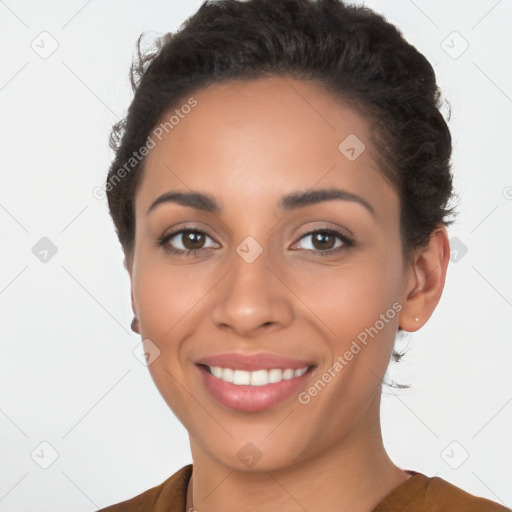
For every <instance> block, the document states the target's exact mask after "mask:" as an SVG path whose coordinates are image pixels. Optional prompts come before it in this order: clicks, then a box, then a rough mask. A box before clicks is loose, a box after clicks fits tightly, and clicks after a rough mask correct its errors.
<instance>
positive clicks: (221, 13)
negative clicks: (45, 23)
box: [106, 0, 454, 259]
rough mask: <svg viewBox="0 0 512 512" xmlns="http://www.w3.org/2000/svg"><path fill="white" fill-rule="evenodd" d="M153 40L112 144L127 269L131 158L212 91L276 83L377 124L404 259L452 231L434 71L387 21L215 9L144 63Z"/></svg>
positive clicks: (307, 5)
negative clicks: (318, 90)
mask: <svg viewBox="0 0 512 512" xmlns="http://www.w3.org/2000/svg"><path fill="white" fill-rule="evenodd" d="M143 36H144V34H142V35H141V36H140V37H139V40H138V42H137V46H136V49H137V52H136V56H135V59H134V61H133V63H132V68H131V83H132V88H133V91H134V98H133V101H132V103H131V105H130V107H129V109H128V112H127V115H126V117H125V118H124V119H123V120H122V121H120V122H119V123H118V124H116V125H115V126H114V128H113V130H112V133H111V137H110V143H111V147H112V149H113V150H114V152H115V158H114V160H113V162H112V165H111V167H110V169H109V173H108V176H107V183H106V191H107V197H108V205H109V209H110V213H111V216H112V219H113V221H114V224H115V227H116V231H117V235H118V238H119V241H120V243H121V245H122V247H123V250H124V252H125V255H126V256H127V257H128V258H130V257H131V254H132V252H133V245H134V234H135V215H134V197H135V192H136V189H137V184H138V183H139V182H140V178H141V174H142V172H143V167H144V158H141V157H139V158H136V159H135V158H133V157H134V155H135V154H136V152H137V150H138V149H139V148H143V147H144V146H145V145H146V144H147V141H148V137H149V136H150V133H151V132H152V130H153V129H154V128H155V126H157V125H158V123H159V121H160V120H161V119H162V116H163V115H164V114H166V113H168V112H169V111H172V109H173V108H176V107H177V106H178V105H179V104H180V102H183V101H184V98H187V97H188V96H190V95H191V94H192V93H193V92H196V91H198V90H200V89H201V88H202V87H205V86H208V85H210V84H212V83H220V82H226V81H229V80H235V79H237V80H255V79H259V78H264V77H265V76H271V75H274V76H290V77H293V78H297V79H303V80H312V81H314V82H315V83H316V84H318V86H319V87H322V88H323V90H325V91H327V92H329V93H331V94H333V95H334V96H335V97H339V98H340V100H342V101H343V100H345V101H347V100H348V101H350V103H351V104H352V105H354V106H355V108H356V110H358V112H359V113H361V115H364V116H365V117H367V118H368V119H370V120H371V142H372V143H373V147H374V151H373V155H374V158H375V160H376V161H377V164H378V166H379V170H380V171H381V173H382V175H383V176H384V177H385V178H386V179H387V180H388V181H389V182H390V183H391V184H392V185H393V186H394V188H395V190H396V191H397V193H398V195H399V198H400V233H401V239H402V249H403V254H404V256H405V259H406V258H407V257H408V256H410V255H411V253H412V251H413V250H414V249H415V248H418V247H421V246H423V245H425V244H426V243H427V242H428V240H429V238H430V236H431V235H432V233H433V232H434V231H435V229H436V228H437V227H438V226H439V225H445V226H446V225H448V224H450V223H451V222H453V221H452V220H449V219H448V217H449V216H450V215H451V214H453V213H454V212H453V210H454V208H448V203H449V201H450V199H451V198H452V196H453V195H454V194H453V190H452V174H451V169H450V158H451V151H452V143H451V135H450V131H449V129H448V126H447V124H446V122H445V119H444V117H443V115H442V114H441V106H442V101H441V93H440V90H439V88H438V86H437V84H436V76H435V73H434V70H433V68H432V66H431V65H430V63H429V62H428V60H427V59H426V58H425V57H424V56H423V55H422V54H421V53H420V52H418V50H417V49H416V48H415V47H414V46H412V45H411V44H409V43H408V42H407V41H406V40H405V39H404V37H403V36H402V34H401V33H400V31H399V30H398V29H397V28H396V27H395V26H394V25H392V24H391V23H389V22H387V21H386V19H385V18H384V17H383V16H381V15H379V14H377V13H375V12H373V11H372V10H370V9H368V8H366V7H359V6H352V5H345V4H344V3H343V2H342V1H341V0H316V1H315V0H279V1H276V0H246V1H241V0H217V1H215V2H212V1H207V2H205V3H204V4H203V5H202V6H201V7H200V8H199V10H198V11H197V12H196V13H195V14H194V15H193V16H191V17H190V18H188V19H187V20H186V21H185V22H184V23H183V24H182V25H181V26H180V27H179V29H178V30H177V31H176V32H175V33H172V32H170V33H168V34H166V35H164V36H163V37H160V38H156V41H155V43H156V44H155V46H154V47H153V48H150V49H148V50H147V51H145V52H144V51H142V49H141V41H142V38H143ZM127 162H131V163H130V168H129V169H127V165H126V163H127ZM121 170H124V172H122V173H120V171H121ZM120 174H122V176H121V177H120ZM121 178H122V179H121Z"/></svg>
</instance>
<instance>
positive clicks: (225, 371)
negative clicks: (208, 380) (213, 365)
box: [219, 368, 234, 382]
mask: <svg viewBox="0 0 512 512" xmlns="http://www.w3.org/2000/svg"><path fill="white" fill-rule="evenodd" d="M219 370H221V371H222V376H221V377H220V378H221V379H222V380H225V381H226V382H233V373H234V372H233V370H232V369H231V368H219Z"/></svg>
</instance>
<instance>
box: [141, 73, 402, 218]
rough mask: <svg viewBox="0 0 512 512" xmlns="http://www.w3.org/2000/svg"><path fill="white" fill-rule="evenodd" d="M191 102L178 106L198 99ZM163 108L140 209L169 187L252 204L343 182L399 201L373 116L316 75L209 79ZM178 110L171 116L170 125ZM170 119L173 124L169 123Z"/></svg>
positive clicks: (370, 195)
mask: <svg viewBox="0 0 512 512" xmlns="http://www.w3.org/2000/svg"><path fill="white" fill-rule="evenodd" d="M191 98H192V99H193V101H194V102H195V106H194V107H193V108H186V109H185V108H184V109H183V111H180V105H185V104H193V103H191V102H190V101H189V100H190V99H191ZM191 98H184V99H183V100H182V102H181V103H180V104H178V105H176V106H175V107H174V109H173V111H172V112H167V113H166V114H165V115H164V116H163V117H162V124H161V125H160V126H161V127H163V128H164V129H163V130H162V129H161V130H160V132H161V133H160V136H159V137H158V138H155V137H153V139H154V141H155V147H154V148H153V149H151V150H150V152H149V154H148V156H147V157H146V162H145V171H144V176H143V179H142V181H141V183H140V185H139V190H138V193H137V197H136V208H137V209H138V208H142V209H147V208H148V207H149V205H150V203H151V202H152V201H153V200H154V199H155V197H156V196H157V195H160V194H162V192H165V191H167V190H171V189H180V190H182V191H187V190H199V191H203V192H208V193H209V194H211V195H215V196H216V197H218V201H219V203H220V204H221V205H222V204H223V203H224V204H225V207H226V210H227V209H228V208H229V205H230V204H234V203H237V205H236V206H237V207H238V208H240V207H249V206H256V205H261V204H262V203H269V202H275V203H277V202H278V199H280V198H281V197H282V196H283V195H285V194H286V193H287V192H290V191H296V190H298V189H300V190H309V189H311V188H313V187H327V186H336V187H343V188H344V189H347V190H348V191H350V192H354V193H358V194H364V195H365V196H366V199H367V200H368V201H369V202H373V203H376V205H375V208H376V209H378V207H379V204H380V203H381V204H382V205H385V204H387V205H388V206H389V207H392V206H393V202H395V203H397V197H396V194H395V192H394V190H392V189H391V188H390V186H389V185H388V184H387V182H386V181H385V180H384V179H383V177H382V175H381V173H380V172H379V171H378V169H377V166H376V164H375V162H374V160H373V158H372V151H373V146H372V143H371V142H370V121H369V120H367V119H366V118H364V117H363V116H361V115H360V114H359V113H358V112H357V111H356V110H355V108H353V107H352V106H351V105H350V104H347V103H344V102H342V101H340V100H339V99H337V98H334V97H333V96H331V95H330V94H328V93H326V92H325V91H323V90H322V89H321V88H320V87H319V86H318V85H317V84H315V83H314V82H310V81H303V80H296V79H293V78H290V77H286V78H285V77H270V78H264V79H259V80H253V81H241V80H236V81H230V82H226V83H222V84H213V85H209V86H207V87H205V88H203V89H201V90H199V91H196V92H195V93H193V94H192V95H191ZM173 114H174V117H173V121H174V122H173V123H172V124H170V123H167V125H165V124H163V123H165V122H166V121H168V120H169V119H170V117H171V116H172V115H173ZM165 127H166V129H165Z"/></svg>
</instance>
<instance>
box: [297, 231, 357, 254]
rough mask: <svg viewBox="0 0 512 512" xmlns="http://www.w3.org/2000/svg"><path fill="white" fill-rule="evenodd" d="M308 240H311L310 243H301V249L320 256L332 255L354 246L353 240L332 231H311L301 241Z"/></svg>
mask: <svg viewBox="0 0 512 512" xmlns="http://www.w3.org/2000/svg"><path fill="white" fill-rule="evenodd" d="M308 239H310V241H309V242H306V243H301V245H302V247H299V248H300V249H304V250H306V251H312V252H314V253H318V254H330V253H333V252H337V251H338V249H346V248H348V247H351V246H353V245H354V244H353V242H352V240H350V239H349V238H348V237H347V236H345V235H343V234H342V233H339V232H338V231H335V230H331V229H317V230H316V231H310V232H309V233H306V234H304V235H302V237H301V238H300V240H301V241H304V240H308Z"/></svg>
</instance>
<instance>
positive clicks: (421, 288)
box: [399, 226, 450, 332]
mask: <svg viewBox="0 0 512 512" xmlns="http://www.w3.org/2000/svg"><path fill="white" fill-rule="evenodd" d="M449 259H450V242H449V240H448V234H447V231H446V228H445V227H444V226H441V227H439V228H437V229H436V230H435V231H434V232H433V233H432V235H431V236H430V239H429V241H428V244H427V245H426V246H425V247H422V248H421V249H419V250H418V252H417V253H416V254H415V256H414V260H413V262H412V263H411V266H410V267H409V269H408V276H407V278H406V279H405V286H404V291H403V302H402V306H403V307H402V311H401V312H400V322H399V324H400V327H401V328H402V330H404V331H408V332H414V331H417V330H418V329H419V328H420V327H422V326H423V325H424V324H425V323H426V322H427V320H428V319H429V318H430V317H431V315H432V313H433V312H434V310H435V308H436V307H437V304H438V303H439V300H440V298H441V294H442V293H443V288H444V283H445V279H446V271H447V268H448V262H449Z"/></svg>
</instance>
